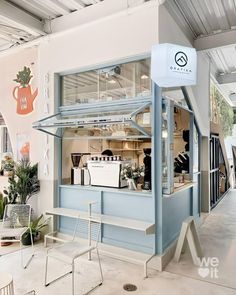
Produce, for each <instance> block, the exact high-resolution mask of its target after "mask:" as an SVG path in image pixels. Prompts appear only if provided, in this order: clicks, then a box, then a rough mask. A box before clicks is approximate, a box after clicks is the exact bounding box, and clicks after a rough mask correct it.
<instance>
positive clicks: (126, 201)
mask: <svg viewBox="0 0 236 295" xmlns="http://www.w3.org/2000/svg"><path fill="white" fill-rule="evenodd" d="M94 200H96V201H98V202H99V204H97V205H96V206H95V207H94V208H95V211H93V212H99V213H100V212H101V213H103V214H107V215H112V216H119V217H126V218H131V219H138V220H143V221H149V222H153V223H154V208H153V199H152V195H151V194H150V195H149V194H147V193H141V192H140V193H137V192H124V191H120V192H119V191H118V190H117V191H116V190H113V191H112V189H110V190H109V189H107V190H106V189H105V190H104V191H102V190H100V189H99V188H86V187H83V188H81V187H76V186H74V187H71V186H61V187H60V207H64V208H73V209H79V210H83V211H86V210H87V205H86V201H94ZM80 225H81V230H80V236H84V237H86V234H87V224H86V222H81V223H80ZM74 227H75V220H74V219H72V218H67V217H61V218H60V231H61V232H63V233H68V234H72V233H73V230H74ZM101 238H102V241H103V242H104V243H107V244H111V245H114V246H120V247H124V248H127V249H131V250H136V251H141V252H145V253H153V251H154V242H155V235H148V236H146V235H145V233H143V232H140V231H136V230H131V229H126V228H121V227H117V226H109V225H103V226H102V237H101Z"/></svg>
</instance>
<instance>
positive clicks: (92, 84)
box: [61, 59, 151, 106]
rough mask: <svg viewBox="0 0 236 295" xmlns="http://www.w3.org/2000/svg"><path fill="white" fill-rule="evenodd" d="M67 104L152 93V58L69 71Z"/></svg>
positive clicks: (65, 86)
mask: <svg viewBox="0 0 236 295" xmlns="http://www.w3.org/2000/svg"><path fill="white" fill-rule="evenodd" d="M61 81H62V88H61V89H62V101H61V104H62V105H63V106H66V105H74V104H80V103H96V102H103V101H105V102H109V101H117V100H120V99H130V98H134V97H139V96H140V97H147V96H151V79H150V59H144V60H140V61H135V62H130V63H124V64H118V65H115V66H111V67H107V68H103V69H98V70H93V71H87V72H84V73H77V74H71V75H65V76H63V77H62V78H61Z"/></svg>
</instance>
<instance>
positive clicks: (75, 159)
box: [71, 153, 90, 185]
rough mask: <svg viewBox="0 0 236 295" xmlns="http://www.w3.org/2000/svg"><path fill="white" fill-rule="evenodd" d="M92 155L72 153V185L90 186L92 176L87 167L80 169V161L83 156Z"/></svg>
mask: <svg viewBox="0 0 236 295" xmlns="http://www.w3.org/2000/svg"><path fill="white" fill-rule="evenodd" d="M88 155H90V153H72V154H71V161H72V164H73V167H72V168H71V184H80V185H89V184H90V175H89V171H88V169H87V167H86V164H85V165H84V167H82V168H80V167H79V165H80V161H81V160H82V157H83V156H88Z"/></svg>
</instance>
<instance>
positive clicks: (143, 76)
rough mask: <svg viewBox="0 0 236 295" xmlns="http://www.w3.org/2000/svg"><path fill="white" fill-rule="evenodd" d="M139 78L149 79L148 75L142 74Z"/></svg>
mask: <svg viewBox="0 0 236 295" xmlns="http://www.w3.org/2000/svg"><path fill="white" fill-rule="evenodd" d="M141 79H142V80H145V79H149V76H148V75H145V74H144V75H142V76H141Z"/></svg>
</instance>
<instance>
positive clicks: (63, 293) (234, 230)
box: [0, 191, 236, 295]
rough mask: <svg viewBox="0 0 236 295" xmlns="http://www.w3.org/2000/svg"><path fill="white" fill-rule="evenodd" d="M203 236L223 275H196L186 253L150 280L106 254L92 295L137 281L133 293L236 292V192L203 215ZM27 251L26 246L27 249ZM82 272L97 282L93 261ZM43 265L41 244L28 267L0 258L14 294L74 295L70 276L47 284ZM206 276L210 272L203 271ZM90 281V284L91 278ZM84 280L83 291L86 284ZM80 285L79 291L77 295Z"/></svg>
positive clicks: (112, 293) (14, 257)
mask: <svg viewBox="0 0 236 295" xmlns="http://www.w3.org/2000/svg"><path fill="white" fill-rule="evenodd" d="M200 239H201V242H202V245H203V250H204V255H205V256H206V257H209V258H212V257H217V258H218V259H219V265H218V267H217V271H218V276H219V278H210V275H208V276H206V277H205V278H203V277H201V276H200V275H199V274H198V268H197V267H195V266H193V264H192V262H191V259H190V256H189V255H184V256H183V257H182V258H181V261H180V263H179V264H175V263H173V262H172V263H170V264H169V266H168V267H167V268H166V270H165V271H163V272H162V273H160V272H156V271H151V275H150V278H148V279H143V278H142V275H143V269H142V267H140V266H136V265H133V264H129V263H125V262H121V261H118V260H114V259H111V258H108V257H105V256H102V265H103V269H104V277H105V280H104V284H103V286H101V287H99V288H98V289H96V290H95V291H94V292H93V293H92V294H94V295H116V294H117V295H120V294H121V295H122V294H129V293H128V292H126V291H124V290H123V285H124V284H125V283H133V284H135V285H136V286H137V287H138V289H137V291H135V292H130V293H131V294H139V295H140V294H144V295H159V294H161V295H162V294H163V295H172V294H173V295H192V294H201V295H205V294H206V295H210V294H212V295H221V294H222V295H231V294H235V295H236V280H235V277H236V191H232V192H231V193H229V194H228V196H226V197H225V199H224V200H223V201H222V202H221V203H220V204H219V205H218V206H217V207H216V208H215V209H214V210H213V212H212V213H211V214H210V215H209V216H208V217H207V218H206V219H205V222H204V224H203V225H202V226H201V228H200ZM26 251H28V250H26ZM82 262H83V263H81V268H80V269H79V271H81V272H83V271H86V275H83V276H82V277H81V280H83V281H86V283H88V285H91V284H92V282H93V281H94V280H96V275H97V272H96V268H95V267H94V265H95V262H96V261H93V262H89V261H87V260H86V259H83V261H82ZM51 265H52V269H53V272H51V273H54V274H56V272H58V273H59V272H62V271H64V270H66V269H65V268H64V266H63V265H61V264H60V265H59V264H58V263H57V262H55V261H54V262H53V263H52V264H51ZM44 267H45V249H44V248H43V247H42V245H39V246H37V249H36V256H35V257H34V259H33V261H32V263H31V264H30V266H29V268H28V269H26V270H22V269H21V267H20V264H19V253H18V252H14V253H12V254H8V255H4V256H2V257H1V258H0V271H8V272H11V273H12V274H13V277H14V282H15V289H16V295H21V294H24V293H26V292H29V291H31V290H35V291H36V294H37V295H44V294H45V295H47V294H50V295H54V294H55V295H67V294H71V289H70V288H71V285H70V284H71V278H70V277H69V276H67V277H65V278H63V279H62V280H60V281H58V282H57V283H55V284H52V285H50V286H49V287H47V288H45V287H44V285H43V280H44ZM205 275H206V273H205ZM90 278H91V280H92V281H90V282H88V281H89V280H90ZM81 283H82V289H83V290H85V288H86V287H88V286H87V284H86V285H85V284H84V283H83V282H81ZM80 290H81V288H78V289H76V291H78V292H77V294H81V293H80V292H79V291H80Z"/></svg>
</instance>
